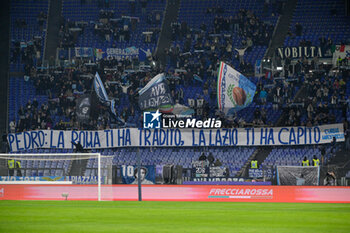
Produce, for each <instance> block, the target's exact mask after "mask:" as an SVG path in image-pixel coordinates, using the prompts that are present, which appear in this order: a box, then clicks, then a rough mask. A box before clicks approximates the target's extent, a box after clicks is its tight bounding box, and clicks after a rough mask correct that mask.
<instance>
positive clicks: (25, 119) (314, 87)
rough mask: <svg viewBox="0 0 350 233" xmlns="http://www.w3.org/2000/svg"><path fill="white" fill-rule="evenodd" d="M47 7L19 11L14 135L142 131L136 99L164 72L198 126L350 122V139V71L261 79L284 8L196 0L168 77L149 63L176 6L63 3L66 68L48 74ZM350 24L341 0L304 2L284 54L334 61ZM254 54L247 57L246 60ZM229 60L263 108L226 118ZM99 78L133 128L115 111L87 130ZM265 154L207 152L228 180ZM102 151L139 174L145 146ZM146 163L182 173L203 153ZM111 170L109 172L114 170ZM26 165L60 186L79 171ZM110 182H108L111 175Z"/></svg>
mask: <svg viewBox="0 0 350 233" xmlns="http://www.w3.org/2000/svg"><path fill="white" fill-rule="evenodd" d="M48 2H49V1H12V2H11V12H12V13H11V38H12V45H11V51H12V57H11V64H10V68H11V72H23V74H24V75H23V76H20V75H12V77H11V78H10V86H9V89H10V90H11V91H10V95H9V106H10V108H9V111H8V117H9V122H10V124H9V132H12V133H14V132H22V131H28V130H34V129H61V130H71V129H87V130H97V129H99V130H102V129H108V128H118V127H141V126H142V111H141V110H140V108H139V106H138V104H137V98H138V97H137V94H136V93H137V91H138V90H139V89H140V88H142V87H144V86H145V85H146V84H147V82H148V81H149V80H150V79H151V78H152V77H154V76H155V75H156V74H158V73H161V72H165V73H166V76H167V79H168V84H169V88H170V91H171V94H172V97H173V98H174V100H175V102H176V103H179V104H183V105H186V106H188V107H192V108H193V109H194V111H195V114H194V115H195V117H196V118H199V119H207V118H209V117H217V118H220V119H222V120H223V121H224V127H229V128H232V127H252V126H255V127H262V126H281V125H283V126H307V127H310V126H314V125H319V124H329V123H344V126H345V132H348V131H349V127H348V123H347V122H348V121H349V120H350V102H349V99H350V98H349V97H350V82H349V75H348V72H347V71H346V69H344V70H342V69H340V70H339V69H338V70H337V71H336V72H335V71H334V72H333V71H332V70H331V69H330V68H328V66H327V65H323V64H321V62H319V61H316V60H315V59H313V62H309V61H305V60H300V61H298V62H297V63H296V65H295V66H299V67H300V69H297V68H295V70H294V72H290V73H288V72H286V74H285V73H282V72H276V73H274V74H272V73H269V72H267V73H266V75H265V74H262V75H259V77H257V76H256V75H255V72H254V66H255V64H256V62H257V61H258V60H263V59H264V56H265V53H266V50H267V48H268V47H269V42H270V40H271V38H272V37H273V32H274V29H275V27H276V25H277V24H278V18H279V16H280V14H279V12H280V9H279V8H280V6H279V5H278V4H274V3H269V1H262V0H258V1H255V0H248V1H229V0H222V1H210V0H203V1H201V4H198V1H196V0H188V1H181V5H180V10H179V13H178V19H177V21H176V22H172V24H171V28H172V38H171V39H172V45H171V46H170V48H169V49H168V50H166V51H165V53H166V65H165V67H160V66H159V62H158V61H157V58H156V57H154V56H152V54H150V53H154V52H155V50H156V48H157V44H158V40H159V34H160V32H161V27H162V21H163V19H164V14H165V13H166V12H165V8H166V1H140V2H139V1H136V2H134V1H127V0H112V1H107V2H104V1H90V2H88V3H87V2H85V1H75V0H64V1H63V4H62V21H61V29H60V31H59V38H60V46H59V47H60V48H58V55H57V59H56V60H55V61H54V62H53V63H52V64H51V63H50V64H49V65H48V66H47V67H42V65H43V64H42V63H41V59H42V54H43V51H44V45H45V28H46V18H47V16H46V15H47V13H48V7H49V4H48ZM147 2H148V3H147ZM146 3H147V4H146ZM261 6H263V7H261ZM28 9H29V10H28ZM315 19H320V20H321V22H322V26H320V25H319V24H315V23H314V21H315ZM349 22H350V20H349V16H346V15H345V14H344V12H343V11H342V1H340V0H335V1H330V0H325V1H321V3H320V2H315V1H312V0H300V1H298V4H297V7H296V9H295V11H294V16H293V18H292V22H291V25H290V28H291V29H290V33H289V35H288V36H287V37H286V38H285V40H284V46H304V45H305V46H307V45H317V46H321V47H322V50H325V52H328V53H332V50H333V49H334V46H335V45H338V44H346V43H349V38H350V27H349ZM297 23H298V25H297ZM296 25H297V26H296ZM295 28H296V29H295ZM328 38H329V39H328ZM85 48H87V49H85ZM244 48H246V50H245V51H243V52H244V55H241V54H240V52H242V49H244ZM108 49H119V50H120V51H123V52H128V51H134V49H137V50H138V51H139V53H140V54H142V56H141V55H139V56H134V57H132V58H125V57H123V56H120V55H115V56H114V55H111V56H109V55H108V54H103V53H107V50H108ZM139 49H140V50H139ZM240 50H241V51H240ZM34 54H35V55H34ZM85 55H86V57H84V56H85ZM98 56H101V57H98ZM221 60H224V61H226V62H227V63H228V64H230V65H232V67H235V68H236V69H237V70H239V71H241V72H242V73H243V74H244V75H246V76H247V77H248V78H249V80H251V81H252V82H253V83H254V84H256V86H257V90H256V94H255V97H254V101H253V103H252V104H251V105H250V106H248V107H247V108H245V109H243V110H240V111H239V112H237V113H236V114H235V115H234V116H231V117H230V118H228V119H224V118H223V116H222V114H220V113H219V112H218V111H217V108H218V107H217V100H216V95H217V93H216V88H217V81H216V76H217V68H218V64H219V63H218V62H219V61H221ZM283 62H284V63H285V61H283ZM294 63H295V62H294ZM96 71H98V72H99V73H100V75H101V78H102V81H103V83H104V84H105V86H106V89H107V93H108V96H110V97H112V98H114V99H115V100H116V103H117V105H116V112H117V116H118V118H120V119H121V121H122V122H124V123H123V124H121V123H120V121H117V120H115V119H113V118H115V117H114V116H113V115H112V114H109V113H108V108H107V107H105V106H98V107H96V110H95V111H96V113H95V118H94V119H92V120H90V121H89V122H88V123H81V122H78V120H77V117H76V114H75V112H76V106H75V105H76V100H77V99H78V98H79V97H81V96H82V94H86V93H90V92H91V90H92V88H91V87H92V79H93V76H94V74H95V72H96ZM310 71H311V72H310ZM283 76H284V77H283ZM347 137H349V133H347ZM257 150H258V149H257V148H255V147H249V148H247V147H237V148H230V149H226V148H215V147H213V148H209V149H208V152H212V153H213V155H214V157H215V158H218V159H220V161H221V162H222V163H223V166H226V167H228V168H229V172H230V175H231V176H235V175H237V174H238V173H239V171H241V170H242V168H244V167H246V166H247V163H249V159H251V157H252V156H253V154H254V153H256V152H257ZM331 150H332V148H331V147H328V148H327V149H326V154H325V157H323V162H322V164H323V165H326V164H328V163H329V162H330V161H331V159H332V158H333V157H335V156H336V152H337V151H339V150H341V148H340V147H337V150H336V151H335V152H331ZM28 152H33V153H55V152H59V153H69V152H72V151H71V150H58V149H57V150H54V149H51V150H32V151H28ZM98 152H101V153H102V154H103V155H106V156H112V157H113V159H112V163H113V165H116V166H120V165H125V164H136V151H135V148H121V149H103V150H98ZM141 153H142V155H143V157H142V164H150V165H151V164H153V165H165V164H177V165H181V166H183V168H185V169H190V168H191V164H192V162H194V161H196V160H197V159H198V157H199V156H200V153H201V151H199V150H197V149H196V148H183V149H177V148H165V149H164V148H152V149H141ZM320 154H321V152H320V147H317V146H316V147H311V146H305V147H302V148H295V147H283V148H282V147H278V148H273V149H272V150H271V152H270V153H268V155H267V156H266V158H264V159H263V160H262V161H263V162H262V163H261V165H262V166H277V165H294V166H296V165H300V162H301V160H302V158H303V157H304V156H307V157H308V158H309V159H310V160H311V159H312V156H313V155H318V156H319V155H320ZM104 161H105V162H104V164H103V165H104V166H106V165H107V163H110V162H111V161H109V160H104ZM106 161H107V162H106ZM22 166H23V168H24V169H26V173H25V174H26V175H40V174H42V175H56V176H58V175H59V176H61V175H64V174H67V173H69V171H70V168H71V166H72V162H71V161H62V162H51V161H40V162H38V161H35V162H34V163H31V162H26V161H22ZM96 166H97V160H96V159H90V160H89V161H88V162H87V165H86V170H85V173H84V175H86V176H89V175H95V174H96V173H95V170H96ZM38 168H40V169H38ZM43 168H49V169H43ZM103 172H104V174H106V170H104V171H103ZM347 175H348V176H349V172H348V174H347Z"/></svg>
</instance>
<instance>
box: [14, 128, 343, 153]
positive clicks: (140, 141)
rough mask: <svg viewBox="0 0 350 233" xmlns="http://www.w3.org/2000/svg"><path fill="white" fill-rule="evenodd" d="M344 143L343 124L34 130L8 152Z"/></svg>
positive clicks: (17, 136)
mask: <svg viewBox="0 0 350 233" xmlns="http://www.w3.org/2000/svg"><path fill="white" fill-rule="evenodd" d="M333 137H335V138H336V139H337V141H338V142H339V141H344V129H343V125H342V124H332V125H322V126H315V127H310V128H309V127H302V126H300V127H282V128H232V129H137V128H123V129H108V130H100V131H63V130H36V131H28V132H22V133H14V134H12V133H11V134H9V135H8V143H9V147H10V151H12V152H15V151H23V150H28V149H34V148H61V149H73V148H74V146H73V144H72V142H74V143H77V142H80V143H81V145H82V146H83V147H84V148H86V149H100V148H114V147H129V146H135V147H150V146H265V145H266V146H273V145H313V144H323V143H330V142H332V140H333Z"/></svg>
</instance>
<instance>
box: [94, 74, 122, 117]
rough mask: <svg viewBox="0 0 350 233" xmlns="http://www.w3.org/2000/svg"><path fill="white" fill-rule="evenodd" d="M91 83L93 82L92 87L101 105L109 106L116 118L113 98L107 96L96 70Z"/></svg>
mask: <svg viewBox="0 0 350 233" xmlns="http://www.w3.org/2000/svg"><path fill="white" fill-rule="evenodd" d="M93 84H94V89H95V92H96V95H97V97H98V99H99V100H100V102H101V103H102V104H103V105H106V106H109V107H110V109H111V112H112V114H113V115H114V116H116V117H117V118H118V116H117V112H116V111H115V100H114V99H109V98H108V95H107V92H106V89H105V87H104V86H103V83H102V80H101V78H100V75H98V73H97V72H96V75H95V78H94V83H93Z"/></svg>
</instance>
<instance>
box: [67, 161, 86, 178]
mask: <svg viewBox="0 0 350 233" xmlns="http://www.w3.org/2000/svg"><path fill="white" fill-rule="evenodd" d="M87 162H88V161H87V160H86V159H82V160H73V161H72V165H71V168H70V170H69V176H82V175H84V173H85V170H86V165H87Z"/></svg>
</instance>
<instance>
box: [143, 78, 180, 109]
mask: <svg viewBox="0 0 350 233" xmlns="http://www.w3.org/2000/svg"><path fill="white" fill-rule="evenodd" d="M173 105H174V101H173V99H172V97H171V94H170V90H169V87H168V85H167V83H166V82H165V76H164V74H158V75H156V76H155V77H154V78H152V79H151V81H149V82H148V83H147V85H146V86H145V87H144V88H142V89H141V90H139V106H140V108H141V110H156V109H159V110H161V111H163V112H171V111H172V110H173Z"/></svg>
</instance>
